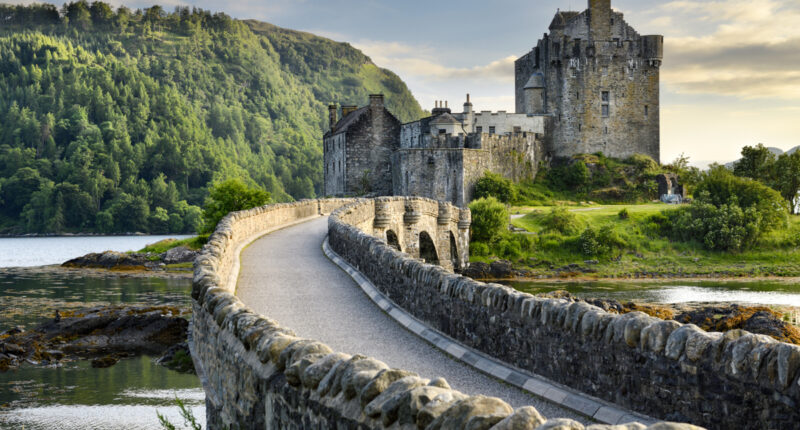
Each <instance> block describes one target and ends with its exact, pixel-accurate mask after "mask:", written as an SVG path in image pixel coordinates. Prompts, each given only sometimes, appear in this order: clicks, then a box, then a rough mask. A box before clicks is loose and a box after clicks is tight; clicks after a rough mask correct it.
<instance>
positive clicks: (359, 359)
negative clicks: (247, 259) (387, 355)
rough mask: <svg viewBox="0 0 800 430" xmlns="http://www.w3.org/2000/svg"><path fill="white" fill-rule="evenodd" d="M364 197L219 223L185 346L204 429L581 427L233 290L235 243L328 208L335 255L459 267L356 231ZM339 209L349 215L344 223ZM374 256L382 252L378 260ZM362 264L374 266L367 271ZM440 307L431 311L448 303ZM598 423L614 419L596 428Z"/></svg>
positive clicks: (401, 269) (280, 207) (462, 217)
mask: <svg viewBox="0 0 800 430" xmlns="http://www.w3.org/2000/svg"><path fill="white" fill-rule="evenodd" d="M383 203H388V204H390V205H398V207H402V212H400V211H398V212H397V213H402V214H403V215H402V216H404V215H405V202H403V204H402V205H400V204H399V203H398V202H397V201H385V202H383ZM417 203H420V206H419V208H420V209H421V212H422V214H423V215H422V216H421V218H420V221H419V222H422V221H423V220H424V219H425V218H426V217H430V218H432V219H433V220H434V221H433V222H434V223H438V221H439V218H440V217H439V215H440V214H442V212H440V211H439V208H438V207H436V209H435V210H434V207H435V205H434V204H433V203H431V202H424V201H417ZM378 206H380V205H378ZM340 207H341V209H338V210H337V208H340ZM365 207H369V203H367V201H364V200H347V199H340V200H308V201H301V202H297V203H290V204H276V205H269V206H265V207H261V208H256V209H251V210H247V211H242V212H236V213H233V214H230V215H228V216H227V217H226V218H224V219H223V220H222V221H221V222H220V223H219V224H218V226H217V228H216V230H215V231H214V233H213V234H212V235H211V237H210V239H209V242H208V244H206V246H205V247H204V248H203V251H202V253H201V256H200V257H199V258H198V259H197V260H196V262H195V271H194V279H193V288H192V298H193V304H192V307H193V315H192V333H191V339H190V348H191V350H192V358H193V360H194V361H195V365H196V368H197V369H198V373H199V375H200V377H201V380H202V381H203V386H204V389H205V392H206V406H207V418H208V419H207V426H208V428H209V429H223V428H224V429H229V428H238V429H262V428H263V429H307V428H337V429H385V428H398V429H401V428H402V429H405V428H418V429H430V430H435V429H456V428H470V429H475V430H485V429H489V428H492V429H495V430H504V429H512V428H514V429H516V428H523V429H524V428H529V429H535V428H538V427H539V426H543V427H541V428H574V429H581V428H583V427H582V426H581V425H580V424H579V423H576V422H573V421H570V420H558V419H555V420H545V418H543V417H542V416H541V415H539V413H538V412H537V411H536V410H535V409H533V408H530V407H527V408H520V409H518V410H517V411H513V410H512V408H511V407H510V406H509V405H508V404H506V403H505V402H503V401H502V400H500V399H496V398H489V397H484V396H467V395H464V394H462V393H460V392H458V391H455V390H452V389H450V388H449V386H448V385H447V383H446V382H445V381H444V380H442V379H434V380H427V379H423V378H420V377H419V376H417V375H415V374H413V373H411V372H407V371H404V370H400V369H389V368H388V366H386V364H384V363H382V362H380V361H377V360H374V359H371V358H367V357H364V356H361V355H354V356H351V355H348V354H343V353H336V352H333V351H332V350H331V348H329V347H328V346H326V345H325V344H323V343H320V342H318V341H315V340H312V339H302V338H299V337H297V336H296V335H295V333H294V332H292V331H291V330H290V329H289V328H286V327H281V326H280V325H279V324H278V323H277V322H276V321H273V320H271V319H269V318H267V317H265V316H262V315H258V314H256V313H255V312H253V311H252V310H250V309H248V308H247V306H245V305H244V303H242V302H241V301H240V300H239V299H238V298H237V297H236V295H235V287H236V277H237V274H238V272H239V270H238V266H239V253H240V252H241V250H242V249H243V248H244V247H245V246H246V245H247V244H249V243H250V242H252V241H253V240H254V239H256V238H258V237H259V236H261V235H263V234H266V233H268V232H271V231H274V230H276V229H279V228H282V227H286V226H288V225H291V224H293V223H296V222H300V221H303V220H306V219H308V218H310V217H314V216H317V215H319V214H324V213H329V212H331V211H334V210H335V213H336V214H335V215H333V216H332V217H331V218H330V224H329V225H330V227H331V229H332V230H331V239H332V243H333V242H335V243H337V246H338V247H339V248H338V251H339V252H340V253H341V254H342V255H348V253H346V252H344V251H343V250H342V247H346V246H355V247H354V248H353V253H360V254H362V256H363V259H361V260H359V261H362V262H370V263H378V264H380V266H376V267H375V268H376V269H378V268H383V269H384V270H385V271H386V272H389V273H394V274H398V275H401V276H403V278H404V279H403V281H402V282H404V283H405V282H409V281H410V280H411V279H412V278H410V277H409V276H412V275H411V273H413V274H414V275H413V277H416V278H414V279H417V278H419V276H422V278H419V279H420V281H421V282H423V283H429V282H430V280H429V279H427V278H426V276H429V275H430V276H433V275H435V276H439V279H440V280H444V279H449V278H448V277H449V276H455V275H452V273H451V272H449V271H447V270H445V269H444V268H442V267H438V266H431V265H426V264H423V263H421V262H420V261H419V260H418V259H416V258H412V257H411V256H409V255H408V254H402V253H399V252H398V251H395V250H394V249H393V248H391V247H390V246H389V245H388V244H387V242H385V240H386V239H385V237H384V238H381V239H378V238H376V237H373V236H371V235H369V234H367V233H364V231H363V230H362V229H361V228H364V229H365V230H367V231H368V228H367V227H368V226H369V225H370V223H371V224H373V227H374V223H375V219H376V216H375V210H374V209H375V206H374V203H373V212H372V213H370V212H369V211H366V210H364V208H365ZM383 207H384V208H385V206H383ZM359 208H360V209H359ZM346 214H349V215H352V216H351V217H347V216H345V215H346ZM425 214H428V215H425ZM468 216H469V214H468V212H467V211H456V210H453V209H451V219H450V221H449V222H448V225H450V224H452V223H455V225H456V227H458V226H459V225H460V226H462V227H463V228H461V229H460V230H465V229H466V228H467V227H468V225H467V221H468V219H469V218H468ZM340 217H341V218H340ZM394 217H395V214H394V213H393V214H392V216H391V218H392V219H394ZM343 218H344V219H348V220H350V221H352V222H354V223H355V224H354V225H350V224H346V223H344V222H343V221H342V219H343ZM356 224H358V225H360V226H361V227H356ZM390 224H391V223H390ZM437 225H438V224H437ZM441 225H444V224H441ZM462 234H463V232H462ZM370 247H372V250H371V251H370ZM353 253H349V257H350V258H354V254H353ZM375 256H380V257H381V258H382V259H379V261H378V260H375V259H374V258H375ZM364 269H365V268H364V267H362V270H364ZM369 273H370V274H371V276H375V275H374V271H369ZM423 274H424V275H423ZM382 280H383V281H385V279H382ZM398 285H400V284H398ZM421 291H422V290H420V292H421ZM459 291H462V292H461V293H456V292H455V291H454V290H452V288H451V289H449V290H447V292H446V293H445V295H454V294H466V293H467V290H459ZM474 293H475V291H472V292H470V293H468V295H465V298H468V299H469V300H484V298H482V296H481V294H478V296H477V297H479V298H480V299H476V296H475V295H474ZM492 297H494V298H493V299H492V300H489V301H488V302H487V306H489V305H491V306H493V307H497V306H498V303H499V302H498V301H499V300H500V299H501V297H500V296H492ZM424 299H425V298H423V297H420V300H424ZM487 299H488V297H487ZM443 309H444V308H440V309H439V312H440V313H446V312H442V310H443ZM515 309H517V308H515ZM517 310H518V309H517ZM548 315H549V314H548ZM462 317H463V315H462ZM464 322H465V323H468V322H469V320H468V319H464ZM476 329H478V330H482V328H480V327H476ZM603 428H613V427H605V426H600V427H595V429H598V430H599V429H603ZM628 428H643V426H638V427H637V426H633V427H628ZM656 428H658V429H681V428H685V429H689V427H682V426H671V427H663V426H662V427H653V429H656Z"/></svg>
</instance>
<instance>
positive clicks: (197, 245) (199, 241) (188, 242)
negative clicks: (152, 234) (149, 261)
mask: <svg viewBox="0 0 800 430" xmlns="http://www.w3.org/2000/svg"><path fill="white" fill-rule="evenodd" d="M207 241H208V235H200V236H195V237H190V238H188V239H183V240H177V239H164V240H161V241H158V242H156V243H152V244H150V245H147V246H145V247H144V248H142V249H140V250H139V251H138V252H142V253H144V252H150V253H153V254H161V253H163V252H167V251H168V250H170V249H172V248H177V247H179V246H185V247H187V248H189V249H192V250H199V249H201V248H202V247H203V245H205V244H206V242H207Z"/></svg>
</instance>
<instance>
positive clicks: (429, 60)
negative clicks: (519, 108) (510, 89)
mask: <svg viewBox="0 0 800 430" xmlns="http://www.w3.org/2000/svg"><path fill="white" fill-rule="evenodd" d="M353 46H355V47H356V48H358V49H360V50H362V51H363V52H364V53H365V54H367V55H368V56H370V57H371V58H372V60H373V61H374V62H375V63H376V64H378V65H379V66H381V67H386V68H389V69H391V70H393V71H394V72H396V73H399V74H400V76H404V77H405V76H413V77H415V78H418V79H422V80H426V81H446V80H449V79H464V80H486V79H489V80H493V81H496V82H502V83H513V82H514V61H516V59H517V57H515V56H508V57H504V58H500V59H498V60H495V61H491V62H489V63H488V64H483V65H477V66H473V67H451V66H446V65H444V64H443V61H442V60H441V59H439V58H438V55H437V53H436V51H435V50H434V49H433V48H431V47H429V46H412V45H408V44H404V43H400V42H384V41H373V40H361V41H358V42H355V43H353Z"/></svg>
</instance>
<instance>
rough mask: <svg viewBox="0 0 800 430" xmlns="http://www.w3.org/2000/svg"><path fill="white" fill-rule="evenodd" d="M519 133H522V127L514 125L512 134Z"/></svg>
mask: <svg viewBox="0 0 800 430" xmlns="http://www.w3.org/2000/svg"><path fill="white" fill-rule="evenodd" d="M520 133H522V127H516V126H515V127H514V134H520Z"/></svg>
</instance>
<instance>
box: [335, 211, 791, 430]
mask: <svg viewBox="0 0 800 430" xmlns="http://www.w3.org/2000/svg"><path fill="white" fill-rule="evenodd" d="M396 199H398V200H397V204H398V205H400V204H401V201H402V199H403V198H396ZM420 203H421V204H423V205H428V207H429V208H430V209H431V210H432V209H433V208H434V207H435V205H434V203H433V202H430V201H428V202H424V201H422V202H420ZM370 204H371V203H370V202H364V201H359V202H355V203H353V204H350V205H347V206H345V207H343V208H342V209H339V210H337V211H334V212H333V213H332V214H331V216H330V218H329V227H328V234H329V243H330V247H331V248H332V249H333V250H334V251H335V252H336V253H337V254H339V255H340V256H341V257H342V258H343V259H344V260H346V261H347V262H348V263H349V264H350V265H351V266H353V267H355V268H357V269H358V270H359V271H360V272H361V273H362V274H363V275H364V276H365V277H367V278H368V279H369V280H370V281H371V282H372V283H373V284H374V285H375V286H376V287H377V288H378V289H379V290H380V291H381V292H382V293H383V294H385V295H386V296H387V297H389V298H390V299H391V300H392V301H393V302H394V304H396V305H397V306H400V307H402V308H403V309H405V310H406V311H407V312H409V313H410V314H411V315H413V316H414V317H416V318H417V319H419V320H420V321H423V322H425V323H427V324H428V325H429V326H430V327H432V328H434V329H436V330H438V331H440V332H442V333H444V334H446V335H448V336H450V337H451V338H453V339H455V340H457V341H459V342H461V343H463V344H464V345H466V346H468V347H471V348H474V349H476V350H478V351H481V352H483V353H486V354H488V355H491V356H493V357H495V358H498V359H500V360H502V361H504V362H506V363H509V364H511V365H512V366H515V367H517V368H520V369H524V370H527V371H530V372H532V373H535V374H538V375H541V376H544V377H547V378H549V379H551V380H554V381H556V382H559V383H562V384H565V385H567V386H569V387H572V388H574V389H576V390H579V391H582V392H584V393H587V394H589V395H593V396H595V397H599V398H601V399H604V400H607V401H610V402H613V403H615V404H617V405H620V406H622V407H624V408H627V409H631V410H634V411H636V412H640V413H644V414H647V415H650V416H653V417H657V418H661V419H668V420H673V421H685V422H692V423H695V424H698V425H704V426H707V427H709V428H720V429H728V428H753V429H756V428H796V426H797V425H798V424H797V423H798V422H800V347H798V346H795V345H791V344H786V343H780V342H777V341H775V340H774V339H772V338H770V337H767V336H763V335H755V334H752V333H748V332H745V331H741V330H735V331H729V332H727V333H724V334H723V333H707V332H705V331H703V330H701V329H699V328H698V327H697V326H695V325H691V324H689V325H683V324H680V323H678V322H676V321H664V320H660V319H657V318H653V317H650V316H648V315H646V314H643V313H641V312H634V313H629V314H624V315H618V314H611V313H608V312H605V311H604V310H602V309H600V308H598V307H595V306H592V305H589V304H587V303H580V302H578V303H573V302H569V301H566V300H559V299H543V298H537V297H534V296H532V295H530V294H525V293H522V292H519V291H516V290H514V289H512V288H509V287H506V286H503V285H497V284H486V283H482V282H477V281H474V280H472V279H469V278H466V277H463V276H459V275H456V274H454V273H451V272H449V271H447V270H445V269H443V268H441V267H438V266H434V265H429V264H425V263H423V262H420V261H419V260H418V259H416V258H413V257H412V256H409V255H406V254H403V253H401V252H398V251H397V250H396V249H393V248H392V247H389V246H386V245H385V244H384V242H383V241H382V240H380V239H379V238H376V237H373V236H370V235H369V234H365V232H364V230H363V229H361V228H359V227H358V226H359V224H360V223H365V222H366V223H369V219H367V218H368V214H369V213H371V212H370V209H369V205H370ZM441 213H442V212H440V214H441ZM469 215H470V214H469V212H468V211H463V210H462V211H460V213H458V211H456V212H455V213H453V215H452V218H453V219H454V220H455V223H456V225H457V227H459V228H460V227H461V226H462V225H464V226H468V223H469V220H470V218H469ZM464 237H465V238H467V239H468V236H467V235H465V236H464Z"/></svg>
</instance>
